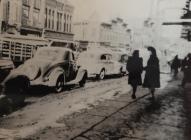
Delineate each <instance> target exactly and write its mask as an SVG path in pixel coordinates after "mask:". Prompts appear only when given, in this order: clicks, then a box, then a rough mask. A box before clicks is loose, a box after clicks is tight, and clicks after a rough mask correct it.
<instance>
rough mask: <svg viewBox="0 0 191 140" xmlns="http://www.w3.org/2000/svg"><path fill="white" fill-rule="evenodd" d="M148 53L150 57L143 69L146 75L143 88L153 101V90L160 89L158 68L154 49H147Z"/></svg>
mask: <svg viewBox="0 0 191 140" xmlns="http://www.w3.org/2000/svg"><path fill="white" fill-rule="evenodd" d="M148 51H149V52H151V55H150V58H149V60H148V62H147V66H146V67H145V68H144V70H145V71H146V73H145V78H144V83H143V87H144V88H148V89H149V92H150V93H151V94H152V98H153V99H154V93H155V88H159V87H160V66H159V59H158V57H157V53H156V50H155V48H153V47H148Z"/></svg>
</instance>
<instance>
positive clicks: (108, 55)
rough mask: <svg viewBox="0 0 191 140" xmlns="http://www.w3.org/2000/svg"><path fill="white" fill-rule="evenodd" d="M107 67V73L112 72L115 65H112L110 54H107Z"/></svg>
mask: <svg viewBox="0 0 191 140" xmlns="http://www.w3.org/2000/svg"><path fill="white" fill-rule="evenodd" d="M107 67H108V68H107V69H108V74H113V73H114V71H115V66H114V61H113V60H112V55H111V54H107Z"/></svg>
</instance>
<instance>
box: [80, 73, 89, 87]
mask: <svg viewBox="0 0 191 140" xmlns="http://www.w3.org/2000/svg"><path fill="white" fill-rule="evenodd" d="M86 80H87V73H85V74H84V76H83V78H82V80H81V81H80V82H79V85H80V87H84V86H85V84H86Z"/></svg>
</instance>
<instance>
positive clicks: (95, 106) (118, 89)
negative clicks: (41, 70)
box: [0, 74, 179, 140]
mask: <svg viewBox="0 0 191 140" xmlns="http://www.w3.org/2000/svg"><path fill="white" fill-rule="evenodd" d="M161 77H162V82H161V83H163V86H162V87H163V88H164V87H165V86H166V84H167V81H168V80H169V75H164V74H162V75H161ZM163 88H162V89H161V90H159V93H157V94H159V95H161V96H162V95H163V92H162V94H161V93H160V91H163ZM167 88H169V87H167ZM34 91H35V90H34ZM130 91H131V88H130V87H129V86H128V83H127V77H123V78H115V79H106V80H103V81H95V82H92V81H90V82H88V83H87V85H86V87H85V88H84V89H79V88H77V87H76V89H74V90H68V91H65V92H63V93H61V94H48V95H44V96H43V95H42V93H41V95H40V96H39V97H38V96H36V97H35V96H33V97H32V96H30V97H28V98H27V103H28V104H27V105H26V106H25V107H23V108H21V109H20V110H18V111H15V112H13V113H12V114H10V115H8V116H4V117H2V118H1V122H0V126H1V129H0V138H1V137H2V138H7V139H8V138H9V139H13V138H26V137H32V138H34V139H38V138H40V139H48V138H49V139H50V140H51V139H53V138H54V139H55V138H57V139H63V136H64V139H71V138H75V136H77V137H78V135H79V136H81V135H80V134H81V133H83V131H84V132H85V133H84V134H86V133H89V128H90V130H91V129H94V127H92V126H94V125H95V128H97V127H100V125H101V126H102V124H103V125H105V124H107V125H112V126H113V125H117V124H116V123H120V122H121V121H122V120H123V119H122V118H121V117H123V118H124V117H125V118H126V119H127V118H129V117H130V118H132V117H131V116H132V115H136V114H137V113H139V112H140V110H143V109H144V108H145V105H149V100H147V98H149V97H150V96H149V95H148V94H147V92H148V91H147V90H146V89H141V88H140V89H139V91H141V92H138V94H137V97H138V98H137V100H135V101H134V100H132V99H131V94H130ZM33 95H37V94H34V93H33ZM163 96H165V93H164V95H163ZM161 98H162V97H161ZM157 101H158V99H157ZM177 101H179V100H177ZM165 102H166V101H165ZM123 110H125V111H124V113H122V114H121V113H119V112H121V111H122V112H123ZM123 114H124V115H123ZM116 115H117V118H118V115H120V117H119V119H117V120H116V119H115V120H110V119H111V118H113V117H115V116H116ZM121 115H122V116H121ZM137 115H138V116H139V114H137ZM107 121H113V122H115V121H116V123H107ZM130 122H131V121H130ZM135 124H136V123H135ZM107 125H106V126H105V127H107ZM111 128H112V127H111ZM126 129H127V128H126ZM128 129H129V128H128ZM23 130H24V131H23ZM87 130H88V131H87ZM49 131H50V132H49ZM60 131H62V132H63V133H60ZM86 131H87V132H86ZM137 131H138V130H137ZM90 132H91V131H90ZM58 133H59V135H62V136H61V137H59V135H58ZM91 133H94V132H91ZM132 133H134V131H133V132H132ZM55 135H56V137H55ZM91 135H93V136H94V134H91ZM51 136H52V138H51ZM111 136H112V135H111ZM77 137H76V138H77ZM128 137H129V136H128ZM131 137H132V136H131Z"/></svg>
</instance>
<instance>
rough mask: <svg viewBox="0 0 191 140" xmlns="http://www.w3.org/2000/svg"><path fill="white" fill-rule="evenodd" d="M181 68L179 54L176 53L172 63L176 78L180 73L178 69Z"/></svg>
mask: <svg viewBox="0 0 191 140" xmlns="http://www.w3.org/2000/svg"><path fill="white" fill-rule="evenodd" d="M179 68H180V60H179V58H178V55H176V56H175V57H174V59H173V60H172V64H171V69H172V70H173V72H174V75H173V76H174V78H176V76H177V74H178V69H179Z"/></svg>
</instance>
